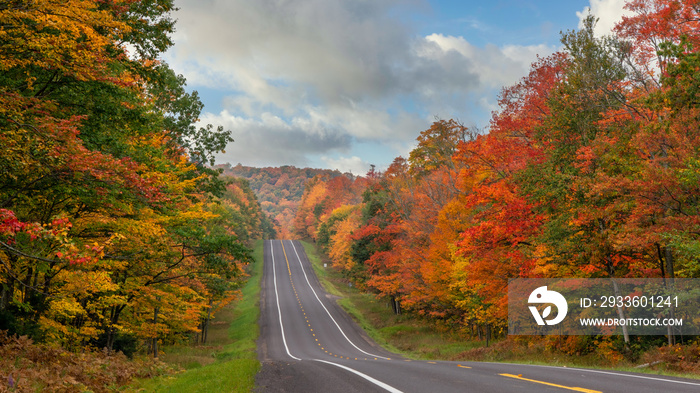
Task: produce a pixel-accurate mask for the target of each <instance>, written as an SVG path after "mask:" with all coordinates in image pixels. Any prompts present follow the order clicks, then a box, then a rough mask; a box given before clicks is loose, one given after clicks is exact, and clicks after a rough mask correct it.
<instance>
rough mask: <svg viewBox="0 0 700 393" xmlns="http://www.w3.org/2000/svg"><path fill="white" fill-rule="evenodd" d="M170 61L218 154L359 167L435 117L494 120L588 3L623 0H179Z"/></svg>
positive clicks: (603, 9) (484, 123)
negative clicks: (505, 97)
mask: <svg viewBox="0 0 700 393" xmlns="http://www.w3.org/2000/svg"><path fill="white" fill-rule="evenodd" d="M175 4H176V6H177V7H179V8H180V10H179V11H178V12H177V13H176V14H175V17H176V18H177V19H178V23H177V26H176V28H177V32H176V33H175V35H174V36H173V39H174V42H175V45H174V46H173V48H171V50H170V51H168V52H167V53H166V55H165V56H164V60H165V61H167V62H168V63H169V64H170V65H171V67H172V68H173V69H174V70H175V71H176V72H177V73H180V74H183V75H184V76H185V77H186V78H187V81H188V88H189V89H191V90H197V91H198V92H199V94H200V97H201V99H202V101H203V102H204V104H205V108H204V113H203V114H202V116H201V121H202V123H203V124H207V123H211V124H214V125H222V126H224V127H225V128H226V129H229V130H231V131H232V132H233V137H234V139H235V142H234V143H232V144H230V145H229V146H228V148H227V150H226V153H222V154H220V155H219V156H218V157H217V162H218V163H225V162H229V163H231V164H232V165H235V164H237V163H242V164H244V165H250V166H279V165H295V166H299V167H305V166H309V167H318V168H332V169H339V170H341V171H352V172H353V173H355V174H364V173H365V172H366V171H367V170H368V169H369V165H370V164H374V165H376V166H377V167H379V168H386V166H387V165H388V164H390V163H391V161H392V160H393V159H394V157H396V156H398V155H404V156H405V155H407V154H408V152H409V151H410V150H411V149H412V147H413V146H414V142H415V138H416V137H417V136H418V134H419V133H420V132H421V131H423V130H425V129H426V128H428V127H429V125H430V123H432V121H434V120H435V119H436V118H442V119H450V118H454V119H458V120H459V121H461V122H462V123H463V124H465V125H467V126H472V127H478V128H480V129H484V130H486V129H488V121H489V119H490V116H491V112H492V111H494V110H496V109H497V105H496V103H497V97H498V92H499V91H500V89H501V88H502V87H503V86H506V85H511V84H513V83H516V82H517V81H518V80H519V79H520V78H521V77H523V76H524V75H525V74H526V73H527V71H528V69H529V65H530V64H531V62H532V61H534V60H535V59H536V56H538V55H539V56H547V55H548V54H550V53H552V52H553V51H556V50H557V49H558V48H559V32H560V31H566V30H571V29H576V28H577V27H578V26H579V22H580V20H581V18H582V17H583V16H585V15H586V13H587V12H588V11H587V8H590V9H591V12H593V13H594V14H595V15H596V16H598V17H599V18H600V23H599V30H600V32H601V34H602V33H603V32H605V31H609V29H610V28H611V27H612V26H613V25H614V22H615V21H616V20H619V18H620V15H621V14H622V5H623V4H624V0H566V1H561V0H551V1H550V0H548V1H511V0H492V1H488V0H487V1H483V0H481V1H453V0H176V1H175Z"/></svg>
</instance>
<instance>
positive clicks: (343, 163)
mask: <svg viewBox="0 0 700 393" xmlns="http://www.w3.org/2000/svg"><path fill="white" fill-rule="evenodd" d="M321 161H323V162H325V163H326V166H327V167H328V168H330V169H337V170H339V171H341V172H351V173H353V174H355V175H364V174H365V173H367V171H369V168H370V164H369V163H368V162H365V161H364V160H363V159H361V158H360V157H357V156H352V157H340V158H337V159H334V158H330V157H326V156H323V157H321Z"/></svg>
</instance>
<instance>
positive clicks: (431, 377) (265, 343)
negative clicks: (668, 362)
mask: <svg viewBox="0 0 700 393" xmlns="http://www.w3.org/2000/svg"><path fill="white" fill-rule="evenodd" d="M285 243H286V244H287V247H285ZM297 245H298V243H296V244H295V242H293V241H284V242H283V241H268V242H266V244H265V267H264V268H265V275H264V280H263V289H264V291H263V298H262V299H261V309H262V311H263V312H262V313H261V338H260V348H262V349H261V359H262V360H263V371H262V372H261V373H260V374H259V378H258V379H257V380H258V386H259V391H262V392H315V391H319V392H321V391H322V392H336V391H337V392H344V393H347V392H359V393H368V392H380V391H389V392H392V393H397V392H441V393H442V392H542V391H547V392H550V391H551V392H563V391H567V390H568V391H577V392H585V393H602V392H606V393H611V392H619V393H627V392H639V393H652V392H653V393H655V392H659V391H664V392H679V393H680V392H683V393H689V392H698V391H700V382H698V381H694V380H688V379H683V378H675V377H666V376H654V375H646V374H644V375H641V374H635V373H625V372H613V371H602V370H588V369H578V368H564V367H554V366H535V365H523V364H504V363H487V362H462V363H457V362H432V361H431V362H428V361H420V360H411V359H403V358H401V357H400V356H393V355H392V354H390V353H389V352H386V351H385V350H384V349H382V348H381V347H379V346H377V345H376V343H373V342H372V341H371V340H370V339H369V338H367V337H366V334H364V332H362V330H361V329H360V328H359V326H357V324H355V323H354V322H353V321H352V319H351V318H350V317H349V316H348V315H347V313H345V312H344V311H343V310H342V309H341V308H340V307H339V306H338V305H337V304H336V303H334V302H332V301H331V300H329V297H328V295H327V294H326V293H325V291H324V290H323V288H322V287H321V285H320V283H319V282H318V278H317V277H316V275H315V274H314V272H313V270H312V269H311V264H310V262H309V260H308V257H307V256H306V254H305V252H304V250H303V249H300V250H298V249H297V247H296V246H297ZM290 246H291V247H290ZM287 249H290V250H293V251H294V252H293V253H291V252H290V254H289V255H287V252H286V250H287ZM275 250H277V251H275ZM281 255H284V262H285V263H280V262H281V258H280V256H281ZM293 259H296V261H294V260H293ZM290 260H292V261H291V262H292V263H290ZM283 272H286V274H284V273H283ZM285 275H286V276H288V278H289V279H288V280H286V279H281V277H282V276H285ZM295 283H297V284H301V285H299V286H298V287H297V285H295ZM267 299H270V300H272V301H268V300H267ZM273 301H274V303H275V306H274V307H273V306H272V305H271V303H272V302H273ZM312 322H313V325H312ZM376 353H380V355H377V354H376ZM261 375H262V376H261Z"/></svg>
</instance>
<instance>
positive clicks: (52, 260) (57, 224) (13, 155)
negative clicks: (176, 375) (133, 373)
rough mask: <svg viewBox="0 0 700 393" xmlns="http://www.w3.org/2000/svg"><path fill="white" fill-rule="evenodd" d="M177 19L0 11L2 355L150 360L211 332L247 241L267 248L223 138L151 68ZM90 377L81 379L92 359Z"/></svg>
mask: <svg viewBox="0 0 700 393" xmlns="http://www.w3.org/2000/svg"><path fill="white" fill-rule="evenodd" d="M173 7H174V6H173V2H172V1H168V0H153V1H139V2H134V1H84V0H68V1H63V2H55V1H49V2H46V1H42V2H26V1H10V2H2V4H0V131H1V132H0V146H2V149H0V330H5V331H6V333H3V335H2V337H0V341H1V342H2V343H3V344H6V345H4V346H3V348H4V350H8V348H14V347H13V345H12V342H13V341H11V340H14V339H10V343H9V344H7V340H8V337H12V336H14V335H17V336H22V337H23V338H22V340H24V341H17V342H18V343H20V344H18V347H17V348H16V350H19V351H29V350H30V348H29V345H30V343H31V342H32V341H33V342H35V343H37V342H39V343H42V342H43V343H47V344H50V346H51V347H52V348H57V347H62V348H64V349H66V350H70V351H78V352H84V351H85V350H86V349H89V348H97V349H103V348H104V349H105V351H106V352H107V353H111V352H114V351H123V352H124V353H127V354H131V353H133V352H134V351H137V350H141V351H146V350H148V351H151V352H152V353H153V354H157V353H158V345H159V344H162V343H172V342H177V341H181V340H187V339H188V338H189V337H194V336H195V334H196V333H200V332H201V333H206V330H207V326H208V323H209V320H211V318H213V317H214V316H215V314H216V312H217V310H219V309H220V308H221V307H223V306H224V305H226V304H227V303H228V302H230V301H231V300H232V299H234V298H235V297H236V293H237V290H238V288H239V287H240V285H241V283H242V282H244V280H245V277H246V273H245V269H246V264H248V263H249V262H250V261H251V256H250V249H249V245H250V241H251V240H253V239H260V238H262V237H271V236H275V234H274V230H273V228H272V225H271V223H270V221H269V220H268V219H267V215H266V214H264V213H263V212H262V210H261V208H260V204H259V203H258V201H257V199H256V198H255V195H254V194H253V192H252V190H251V189H250V187H249V185H248V183H247V182H246V181H245V180H241V179H233V178H230V179H228V178H223V177H221V176H220V171H216V170H213V169H211V165H213V164H214V160H213V156H214V154H215V153H216V152H219V151H221V150H223V149H224V147H225V146H226V145H227V144H228V143H230V142H232V138H231V137H230V131H225V130H223V129H222V128H221V127H218V128H215V127H213V126H211V125H209V126H207V127H202V128H197V127H195V125H194V124H195V123H196V122H197V121H198V116H199V114H200V111H201V110H202V108H203V105H202V103H201V102H200V100H199V98H198V96H197V93H196V92H193V93H188V92H187V91H186V89H185V80H184V78H183V77H182V76H179V75H176V74H175V73H174V72H173V70H172V69H170V68H169V67H168V65H167V64H165V63H163V62H162V61H159V60H158V56H159V55H160V54H161V53H163V52H164V51H165V50H166V49H167V48H168V47H169V46H170V45H171V44H172V42H171V40H170V34H171V33H172V32H173V29H174V20H173V19H172V18H171V16H170V13H171V12H172V11H173V9H174V8H173ZM197 337H199V339H200V340H201V339H203V338H204V337H206V335H205V334H199V335H198V336H197ZM28 340H29V341H28ZM44 352H45V351H44ZM27 353H29V352H27ZM36 353H37V354H39V355H38V356H40V354H41V353H42V351H41V350H39V351H36ZM45 353H48V354H50V353H53V352H51V351H49V352H45ZM54 355H56V353H54ZM47 356H49V355H47ZM21 358H22V359H24V360H22V361H21V362H20V363H17V360H16V359H15V357H14V356H12V354H7V353H5V354H4V355H3V359H2V363H0V367H2V369H3V370H5V371H7V372H8V373H9V374H10V375H11V376H10V380H11V379H12V378H13V377H12V375H14V378H15V379H19V378H21V376H22V373H25V372H30V371H31V370H30V369H31V367H30V366H29V365H28V364H29V363H27V362H31V361H34V360H35V359H34V358H31V359H30V358H26V357H21ZM76 359H77V358H76ZM49 360H50V361H51V362H58V360H57V359H53V360H51V359H49ZM8 362H9V363H8ZM13 362H14V363H13ZM85 362H86V363H84V364H83V366H84V367H83V366H78V367H77V368H76V369H77V370H78V372H79V373H80V371H79V370H81V369H85V370H88V369H89V367H88V366H87V365H86V364H87V363H89V362H95V360H86V361H85ZM25 363H27V364H25ZM95 364H98V363H95ZM122 371H123V370H122ZM64 372H65V371H64ZM99 372H100V371H99V370H97V371H95V373H96V374H94V375H97V374H99ZM88 374H89V373H88ZM4 375H6V374H4ZM86 375H87V374H82V376H83V377H86V378H88V377H89V375H88V376H86ZM90 375H93V374H90ZM94 375H93V377H94ZM123 376H124V375H122V377H123ZM51 378H53V380H49V379H51ZM76 378H77V377H76ZM24 379H25V380H30V381H33V382H32V383H34V384H36V386H53V388H55V389H62V388H65V386H64V385H61V384H68V385H70V384H71V383H73V384H74V385H75V384H77V382H75V379H73V377H71V378H58V377H57V376H56V375H53V376H52V374H51V373H49V372H43V373H41V372H38V373H36V375H34V376H33V377H32V376H25V377H24ZM93 379H95V378H93ZM42 383H43V384H45V385H42ZM52 384H58V385H52ZM100 384H103V386H102V387H101V388H105V386H104V382H99V381H98V383H97V386H98V387H94V386H93V389H96V388H99V385H100ZM59 385H60V386H59ZM74 385H72V386H74ZM10 386H12V384H10ZM66 386H67V385H66ZM82 386H84V385H82Z"/></svg>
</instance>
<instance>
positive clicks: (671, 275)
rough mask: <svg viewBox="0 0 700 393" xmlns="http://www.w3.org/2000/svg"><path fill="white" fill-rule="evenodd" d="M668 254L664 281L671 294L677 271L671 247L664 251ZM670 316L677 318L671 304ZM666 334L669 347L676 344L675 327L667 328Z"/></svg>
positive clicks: (669, 326)
mask: <svg viewBox="0 0 700 393" xmlns="http://www.w3.org/2000/svg"><path fill="white" fill-rule="evenodd" d="M664 251H665V252H664V253H665V254H666V275H667V279H666V280H664V281H665V282H666V289H667V291H668V293H669V294H671V293H673V291H674V287H675V282H674V281H675V278H676V276H675V271H674V269H673V251H672V250H671V249H670V248H669V247H665V250H664ZM669 311H670V315H669V318H674V317H675V310H674V309H673V304H671V307H670V309H669ZM666 332H667V334H668V345H674V344H675V343H676V337H675V335H674V333H673V327H672V326H671V325H668V326H667V328H666Z"/></svg>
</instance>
